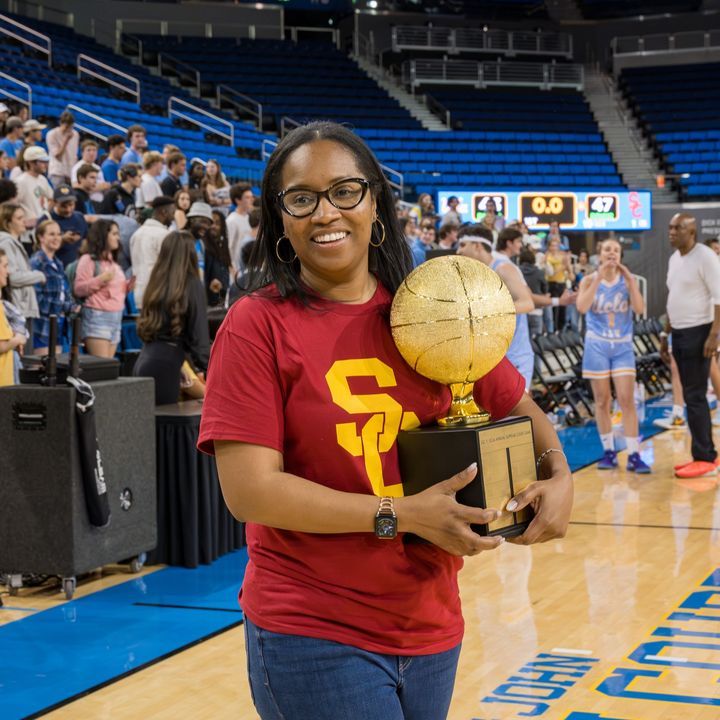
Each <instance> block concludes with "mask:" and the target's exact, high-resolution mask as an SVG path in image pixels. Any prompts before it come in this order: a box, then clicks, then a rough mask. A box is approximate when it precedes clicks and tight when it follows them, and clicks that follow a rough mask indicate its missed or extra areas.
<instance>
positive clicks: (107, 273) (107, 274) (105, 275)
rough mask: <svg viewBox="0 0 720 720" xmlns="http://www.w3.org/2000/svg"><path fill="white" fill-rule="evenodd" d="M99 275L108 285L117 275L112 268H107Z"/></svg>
mask: <svg viewBox="0 0 720 720" xmlns="http://www.w3.org/2000/svg"><path fill="white" fill-rule="evenodd" d="M99 277H100V281H101V282H102V284H103V285H107V284H108V283H109V282H110V281H111V280H112V279H113V278H114V277H115V273H114V272H113V271H112V270H106V271H105V272H104V273H102V275H100V276H99Z"/></svg>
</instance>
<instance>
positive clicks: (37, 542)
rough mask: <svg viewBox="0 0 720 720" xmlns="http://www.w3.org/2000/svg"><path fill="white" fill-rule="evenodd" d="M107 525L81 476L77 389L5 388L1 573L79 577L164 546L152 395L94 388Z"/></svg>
mask: <svg viewBox="0 0 720 720" xmlns="http://www.w3.org/2000/svg"><path fill="white" fill-rule="evenodd" d="M92 388H93V390H94V391H95V398H96V399H95V417H96V425H97V438H98V445H99V448H100V453H101V456H102V462H103V466H104V471H105V482H106V483H107V492H108V499H109V501H110V512H111V517H110V523H109V525H108V526H107V527H106V528H103V529H98V528H95V527H93V526H92V525H91V524H90V523H89V521H88V517H87V510H86V507H85V496H84V494H83V485H82V479H81V476H80V461H79V451H78V437H77V431H76V423H75V407H74V403H75V390H74V389H72V388H70V387H68V386H57V387H52V388H50V387H42V386H33V385H19V386H12V387H4V388H0V438H2V442H1V443H0V477H1V479H0V536H1V537H2V542H0V570H2V571H3V572H6V573H37V574H46V575H60V576H62V577H73V576H75V575H79V574H81V573H85V572H89V571H90V570H92V569H94V568H98V567H100V566H102V565H106V564H109V563H116V562H119V561H121V560H125V559H128V558H132V557H135V556H137V555H140V554H141V553H144V552H147V551H148V550H152V549H153V548H154V547H155V545H156V542H157V511H156V504H157V503H156V495H157V490H156V479H155V390H154V382H153V380H152V379H149V378H120V379H118V380H113V381H107V382H97V383H92Z"/></svg>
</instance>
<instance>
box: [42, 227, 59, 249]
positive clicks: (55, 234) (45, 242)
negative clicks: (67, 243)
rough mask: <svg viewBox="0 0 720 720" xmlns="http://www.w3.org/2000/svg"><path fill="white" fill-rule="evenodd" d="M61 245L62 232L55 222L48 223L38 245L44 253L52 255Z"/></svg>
mask: <svg viewBox="0 0 720 720" xmlns="http://www.w3.org/2000/svg"><path fill="white" fill-rule="evenodd" d="M60 245H62V233H61V232H60V226H59V225H58V224H57V223H50V224H49V225H48V226H47V227H46V228H45V232H44V234H43V236H42V237H41V238H40V247H41V248H42V249H43V251H44V252H45V254H46V255H48V256H49V257H52V256H53V255H54V254H55V253H56V252H57V251H58V249H59V248H60Z"/></svg>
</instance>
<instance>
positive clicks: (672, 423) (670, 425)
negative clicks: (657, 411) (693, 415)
mask: <svg viewBox="0 0 720 720" xmlns="http://www.w3.org/2000/svg"><path fill="white" fill-rule="evenodd" d="M653 425H656V426H657V427H661V428H665V430H685V428H687V421H686V420H685V418H684V417H677V416H676V415H673V414H672V413H668V414H667V415H666V416H665V417H661V418H658V419H657V420H653Z"/></svg>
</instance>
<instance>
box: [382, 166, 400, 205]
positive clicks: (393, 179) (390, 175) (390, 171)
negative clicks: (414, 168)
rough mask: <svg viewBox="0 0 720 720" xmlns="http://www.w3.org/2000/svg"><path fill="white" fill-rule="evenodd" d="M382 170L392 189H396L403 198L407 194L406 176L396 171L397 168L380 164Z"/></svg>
mask: <svg viewBox="0 0 720 720" xmlns="http://www.w3.org/2000/svg"><path fill="white" fill-rule="evenodd" d="M380 169H381V170H382V171H383V174H384V175H385V178H386V180H387V181H388V185H389V186H390V187H391V188H395V189H396V190H397V191H398V192H399V193H400V197H402V196H403V194H404V192H405V176H404V175H403V174H402V173H401V172H400V171H398V170H395V168H391V167H389V166H388V165H383V164H382V163H381V164H380Z"/></svg>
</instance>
